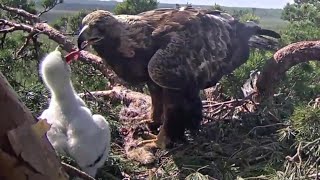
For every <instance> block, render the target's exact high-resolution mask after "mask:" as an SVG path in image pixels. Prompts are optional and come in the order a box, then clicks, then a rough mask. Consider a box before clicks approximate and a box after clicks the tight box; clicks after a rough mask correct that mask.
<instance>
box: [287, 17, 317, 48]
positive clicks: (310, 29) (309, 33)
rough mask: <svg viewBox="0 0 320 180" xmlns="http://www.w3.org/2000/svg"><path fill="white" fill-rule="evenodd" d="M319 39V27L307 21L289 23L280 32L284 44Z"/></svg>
mask: <svg viewBox="0 0 320 180" xmlns="http://www.w3.org/2000/svg"><path fill="white" fill-rule="evenodd" d="M319 38H320V29H319V27H318V26H316V25H315V24H313V23H312V22H311V21H308V20H306V21H294V22H291V23H290V24H289V25H288V26H287V28H286V29H285V30H283V32H282V41H283V43H284V44H291V43H294V42H299V41H305V40H318V39H319Z"/></svg>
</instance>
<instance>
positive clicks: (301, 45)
mask: <svg viewBox="0 0 320 180" xmlns="http://www.w3.org/2000/svg"><path fill="white" fill-rule="evenodd" d="M312 60H316V61H319V60H320V41H302V42H297V43H293V44H290V45H288V46H285V47H283V48H282V49H280V50H279V51H277V52H276V53H275V54H274V56H273V58H270V59H269V60H268V61H267V63H266V64H265V66H264V67H263V69H262V71H261V73H260V74H256V75H257V76H258V78H257V80H256V81H257V82H256V84H255V83H253V84H255V87H253V89H252V91H256V92H257V94H256V96H255V98H254V99H255V101H256V102H260V101H261V100H266V99H269V98H271V97H272V96H273V94H275V92H274V91H275V88H276V85H278V83H279V81H280V80H281V78H282V77H283V76H284V75H285V73H286V71H288V70H289V69H290V68H291V67H293V66H295V65H297V64H299V63H303V62H308V61H312ZM254 79H255V78H252V80H254Z"/></svg>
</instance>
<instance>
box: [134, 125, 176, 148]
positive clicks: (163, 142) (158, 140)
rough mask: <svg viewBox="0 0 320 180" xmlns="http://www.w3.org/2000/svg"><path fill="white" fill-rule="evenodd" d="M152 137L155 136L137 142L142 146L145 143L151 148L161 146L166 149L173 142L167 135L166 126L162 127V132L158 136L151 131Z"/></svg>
mask: <svg viewBox="0 0 320 180" xmlns="http://www.w3.org/2000/svg"><path fill="white" fill-rule="evenodd" d="M149 136H150V137H154V138H152V139H148V140H143V141H141V142H139V143H138V144H137V146H142V145H143V144H145V145H144V146H145V147H149V148H160V149H166V147H167V146H168V145H169V144H170V143H171V141H170V139H169V138H168V137H167V136H166V133H165V130H164V128H161V129H160V132H159V134H158V135H157V136H155V135H153V134H151V133H149Z"/></svg>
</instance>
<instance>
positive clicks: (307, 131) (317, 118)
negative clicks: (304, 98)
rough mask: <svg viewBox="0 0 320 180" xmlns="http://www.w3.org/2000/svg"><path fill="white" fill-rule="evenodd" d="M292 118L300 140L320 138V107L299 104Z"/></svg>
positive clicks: (297, 137)
mask: <svg viewBox="0 0 320 180" xmlns="http://www.w3.org/2000/svg"><path fill="white" fill-rule="evenodd" d="M290 120H291V121H292V127H293V129H294V130H295V131H296V139H297V140H298V141H304V142H309V141H313V140H315V139H318V138H320V109H319V108H313V107H311V106H303V105H300V106H297V107H296V108H295V111H294V113H293V115H292V116H291V118H290Z"/></svg>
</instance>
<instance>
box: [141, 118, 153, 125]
mask: <svg viewBox="0 0 320 180" xmlns="http://www.w3.org/2000/svg"><path fill="white" fill-rule="evenodd" d="M153 122H154V121H153V120H152V119H144V120H142V121H140V122H139V123H138V125H141V124H151V123H153Z"/></svg>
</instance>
